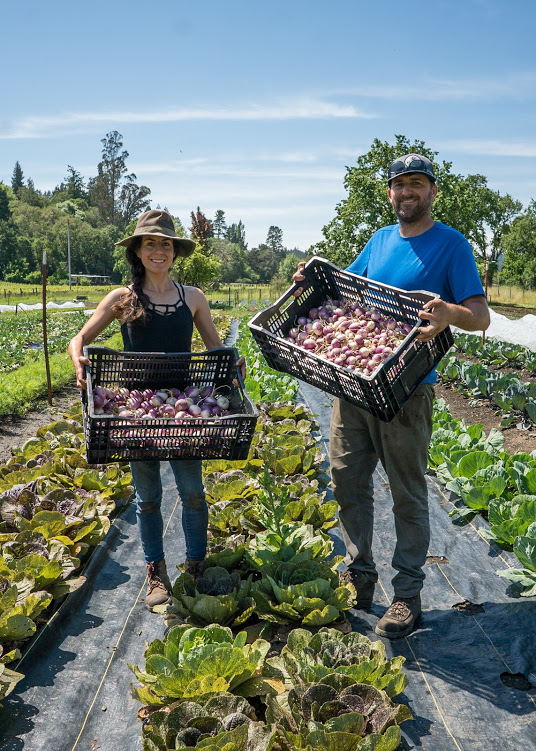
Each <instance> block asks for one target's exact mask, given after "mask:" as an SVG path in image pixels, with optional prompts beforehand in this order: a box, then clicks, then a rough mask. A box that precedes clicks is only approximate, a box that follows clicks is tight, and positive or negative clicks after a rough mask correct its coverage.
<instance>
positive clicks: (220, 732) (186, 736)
mask: <svg viewBox="0 0 536 751" xmlns="http://www.w3.org/2000/svg"><path fill="white" fill-rule="evenodd" d="M168 710H169V711H168ZM239 728H241V729H240V730H239ZM274 734H275V728H268V727H267V726H265V725H264V724H263V723H260V722H257V721H256V715H255V711H254V709H253V707H252V706H251V704H249V702H248V701H247V700H246V699H244V698H242V697H239V696H234V695H233V694H229V693H226V692H220V693H218V694H213V695H212V696H210V697H208V698H204V699H203V698H201V699H199V700H198V701H185V702H181V703H176V704H174V705H171V706H170V707H169V708H166V710H157V711H156V712H152V713H151V715H150V716H149V718H148V721H147V722H146V724H145V725H144V727H143V731H142V738H143V751H167V749H179V748H192V747H195V748H200V747H201V744H202V745H203V746H204V747H205V748H206V747H207V746H208V747H214V748H218V749H221V748H225V744H228V743H233V744H234V745H233V748H236V749H240V748H243V749H244V751H245V750H246V748H247V751H262V750H264V749H267V743H268V742H269V741H270V739H271V738H272V737H273V736H274Z"/></svg>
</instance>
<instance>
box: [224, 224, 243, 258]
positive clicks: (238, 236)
mask: <svg viewBox="0 0 536 751" xmlns="http://www.w3.org/2000/svg"><path fill="white" fill-rule="evenodd" d="M225 239H226V240H229V242H231V243H236V244H237V245H239V246H240V247H241V248H242V249H243V250H247V247H248V245H247V243H246V229H245V227H244V225H243V224H242V220H241V219H240V221H239V222H238V224H231V225H230V226H229V227H227V229H226V231H225Z"/></svg>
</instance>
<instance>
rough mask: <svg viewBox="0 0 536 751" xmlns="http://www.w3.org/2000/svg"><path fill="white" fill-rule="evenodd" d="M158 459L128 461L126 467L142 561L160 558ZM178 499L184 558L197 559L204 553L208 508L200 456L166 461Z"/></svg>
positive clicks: (203, 555)
mask: <svg viewBox="0 0 536 751" xmlns="http://www.w3.org/2000/svg"><path fill="white" fill-rule="evenodd" d="M160 464H161V462H159V461H158V460H155V461H148V462H132V463H131V465H130V469H131V472H132V479H133V481H134V486H135V488H136V520H137V522H138V529H139V532H140V538H141V545H142V548H143V555H144V557H145V561H146V563H152V562H153V561H154V562H155V563H158V562H159V561H161V560H163V558H164V540H163V534H164V522H163V519H162V513H161V510H160V507H161V504H162V480H161V477H160ZM169 464H170V466H171V469H172V470H173V474H174V475H175V483H176V485H177V490H178V492H179V496H180V499H181V502H182V528H183V531H184V537H185V540H186V558H187V559H188V560H191V561H201V560H203V559H204V558H205V556H206V553H207V526H208V509H207V503H206V500H205V489H204V487H203V479H202V474H201V460H200V459H184V460H180V461H179V460H172V461H170V462H169Z"/></svg>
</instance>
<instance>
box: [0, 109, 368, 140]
mask: <svg viewBox="0 0 536 751" xmlns="http://www.w3.org/2000/svg"><path fill="white" fill-rule="evenodd" d="M375 117H376V115H374V114H372V113H369V112H365V111H364V110H361V109H358V108H356V107H354V106H353V105H349V104H340V103H336V102H329V101H323V100H320V99H301V100H295V101H292V102H276V103H273V104H266V103H263V104H262V105H259V104H255V103H254V104H249V105H243V106H232V105H229V106H225V107H183V108H178V109H173V110H160V111H159V110H154V111H144V112H136V111H129V110H116V111H104V112H78V113H76V112H71V113H65V114H62V115H58V116H54V117H39V116H29V117H26V118H22V119H21V120H19V121H18V122H14V123H6V122H5V121H4V122H3V123H0V138H2V139H16V138H47V137H50V136H57V135H58V133H60V134H63V135H65V134H66V133H72V132H76V131H78V130H79V129H82V128H87V127H90V126H92V125H95V124H98V125H101V124H102V123H110V124H115V125H119V124H125V123H153V124H154V123H173V122H186V121H196V120H197V121H209V120H214V121H223V120H226V121H231V120H232V121H270V120H319V119H336V118H353V119H373V118H375Z"/></svg>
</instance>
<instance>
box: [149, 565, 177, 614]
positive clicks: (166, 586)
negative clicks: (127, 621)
mask: <svg viewBox="0 0 536 751" xmlns="http://www.w3.org/2000/svg"><path fill="white" fill-rule="evenodd" d="M170 592H171V582H170V581H169V577H168V574H167V570H166V562H165V561H164V560H162V561H159V562H158V563H155V562H154V561H153V562H152V563H148V564H147V594H146V595H145V604H146V605H147V607H148V608H149V610H152V608H154V606H155V605H165V604H166V603H168V602H169V595H170Z"/></svg>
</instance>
